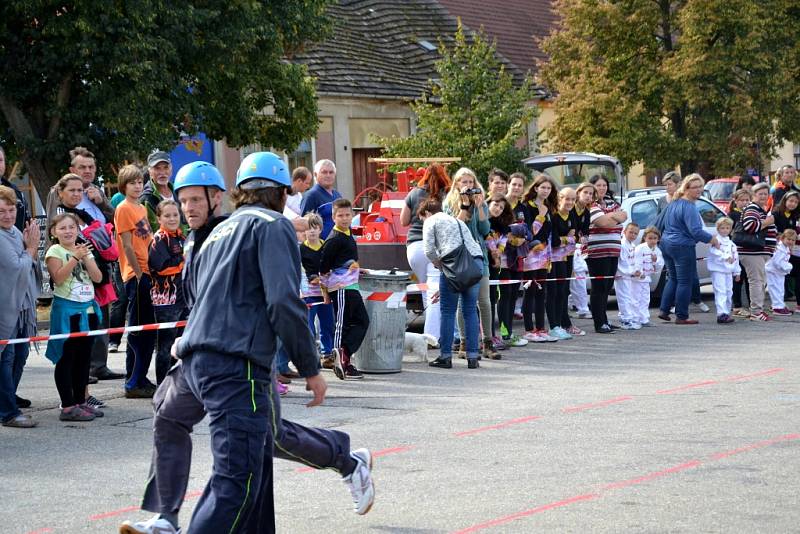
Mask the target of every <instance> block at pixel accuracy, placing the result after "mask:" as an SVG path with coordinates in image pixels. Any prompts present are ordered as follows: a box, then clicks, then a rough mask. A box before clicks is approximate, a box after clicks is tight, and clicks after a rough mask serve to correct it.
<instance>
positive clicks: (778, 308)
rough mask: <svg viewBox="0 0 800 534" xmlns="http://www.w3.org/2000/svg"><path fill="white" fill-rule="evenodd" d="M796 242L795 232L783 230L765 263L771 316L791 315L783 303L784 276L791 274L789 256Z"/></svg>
mask: <svg viewBox="0 0 800 534" xmlns="http://www.w3.org/2000/svg"><path fill="white" fill-rule="evenodd" d="M796 241H797V232H795V231H794V230H792V229H789V228H787V229H786V230H784V231H783V233H782V234H781V235H780V238H779V239H778V246H777V247H775V252H774V253H773V254H772V259H771V260H769V261H768V262H767V266H766V268H767V291H769V299H770V300H771V301H772V314H773V315H781V316H785V315H791V314H792V312H791V311H789V310H788V309H787V308H786V304H785V303H784V302H783V295H784V284H785V283H786V275H788V274H789V273H790V272H792V264H791V262H790V261H789V256H791V254H792V248H793V247H794V244H795V242H796Z"/></svg>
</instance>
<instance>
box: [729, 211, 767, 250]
mask: <svg viewBox="0 0 800 534" xmlns="http://www.w3.org/2000/svg"><path fill="white" fill-rule="evenodd" d="M742 220H744V214H742V215H741V216H740V217H739V220H738V221H736V226H734V227H733V233H732V235H731V241H733V243H734V244H735V245H736V246H737V247H742V248H750V249H763V248H764V247H765V246H767V230H766V229H764V230H761V231H760V232H757V233H755V234H751V233H750V232H746V231H745V229H744V226H743V225H742Z"/></svg>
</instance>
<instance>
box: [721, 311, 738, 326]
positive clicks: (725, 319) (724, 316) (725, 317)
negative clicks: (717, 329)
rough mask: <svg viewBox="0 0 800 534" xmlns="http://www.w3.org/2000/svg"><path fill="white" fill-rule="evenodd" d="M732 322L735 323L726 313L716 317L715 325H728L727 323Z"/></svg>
mask: <svg viewBox="0 0 800 534" xmlns="http://www.w3.org/2000/svg"><path fill="white" fill-rule="evenodd" d="M734 322H736V321H735V319H734V318H733V317H731V316H730V315H728V314H727V313H723V314H721V315H719V316H717V323H719V324H728V323H734Z"/></svg>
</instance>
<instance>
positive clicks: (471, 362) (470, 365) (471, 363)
mask: <svg viewBox="0 0 800 534" xmlns="http://www.w3.org/2000/svg"><path fill="white" fill-rule="evenodd" d="M480 366H481V364H479V363H478V358H469V359H468V360H467V369H477V368H478V367H480Z"/></svg>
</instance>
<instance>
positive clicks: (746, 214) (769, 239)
mask: <svg viewBox="0 0 800 534" xmlns="http://www.w3.org/2000/svg"><path fill="white" fill-rule="evenodd" d="M767 215H768V214H767V212H766V211H764V208H762V207H761V206H759V205H758V204H756V203H755V202H751V203H750V204H748V205H747V207H745V208H744V211H743V212H742V221H741V222H742V229H743V230H744V231H745V232H747V233H748V234H758V233H759V232H764V242H765V243H766V244H765V246H764V247H742V246H740V247H739V256H758V255H760V254H769V255H772V253H773V252H775V245H776V244H777V242H778V237H777V236H778V230H777V228H775V224H770V225H769V226H765V225H764V224H763V221H764V219H766V218H767Z"/></svg>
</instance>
